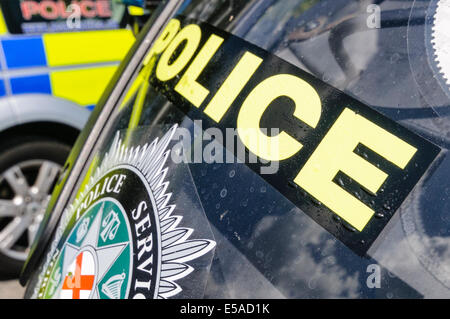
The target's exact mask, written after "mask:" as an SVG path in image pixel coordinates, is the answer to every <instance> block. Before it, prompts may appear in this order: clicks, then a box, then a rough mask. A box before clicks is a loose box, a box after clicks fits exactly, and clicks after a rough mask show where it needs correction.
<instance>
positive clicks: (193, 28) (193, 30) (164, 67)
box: [156, 24, 202, 82]
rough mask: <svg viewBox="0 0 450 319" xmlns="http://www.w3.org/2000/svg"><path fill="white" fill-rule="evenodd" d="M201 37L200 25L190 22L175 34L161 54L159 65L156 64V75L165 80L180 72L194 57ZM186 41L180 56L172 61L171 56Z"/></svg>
mask: <svg viewBox="0 0 450 319" xmlns="http://www.w3.org/2000/svg"><path fill="white" fill-rule="evenodd" d="M201 37H202V31H201V30H200V27H199V26H198V25H195V24H190V25H188V26H186V27H184V28H183V29H181V31H180V32H179V33H178V34H177V35H176V36H175V38H174V39H173V40H172V42H170V44H169V45H168V47H167V48H166V50H165V51H164V52H163V54H162V55H161V57H160V59H159V62H158V65H157V66H156V77H157V78H158V79H159V80H160V81H162V82H165V81H168V80H170V79H173V78H174V77H175V76H176V75H177V74H178V73H180V72H181V70H183V69H184V68H185V66H186V65H187V64H188V62H189V61H190V60H191V58H192V57H193V55H194V53H195V51H196V50H197V48H198V46H199V44H200V39H201ZM184 42H186V43H185V45H184V47H183V49H182V50H181V52H180V53H179V55H178V57H177V58H176V59H175V61H172V62H171V58H172V56H173V55H174V53H175V51H176V50H177V49H178V48H179V47H180V46H181V45H182V44H183V43H184ZM170 62H171V63H170Z"/></svg>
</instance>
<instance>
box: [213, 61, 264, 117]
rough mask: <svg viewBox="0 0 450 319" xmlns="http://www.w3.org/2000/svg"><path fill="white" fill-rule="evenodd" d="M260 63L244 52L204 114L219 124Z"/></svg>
mask: <svg viewBox="0 0 450 319" xmlns="http://www.w3.org/2000/svg"><path fill="white" fill-rule="evenodd" d="M262 61H263V60H262V59H261V58H260V57H258V56H256V55H254V54H253V53H250V52H245V53H244V55H243V56H242V57H241V59H240V60H239V62H238V63H237V64H236V66H235V67H234V68H233V70H232V71H231V73H230V75H228V77H227V78H226V79H225V81H224V82H223V83H222V85H221V86H220V88H219V90H218V91H217V92H216V94H215V95H214V97H213V98H212V99H211V101H210V102H209V104H208V105H207V106H206V108H205V110H204V112H205V114H207V115H208V116H209V117H211V118H212V119H213V120H214V121H216V122H217V123H218V122H220V120H221V119H222V117H223V116H224V115H225V113H226V112H227V111H228V109H229V108H230V106H231V104H232V103H233V101H234V100H235V99H236V97H237V96H238V95H239V93H241V91H242V89H243V88H244V86H245V85H246V84H247V83H248V81H249V80H250V78H251V77H252V75H253V74H254V73H255V72H256V70H257V69H258V67H259V65H260V64H261V62H262Z"/></svg>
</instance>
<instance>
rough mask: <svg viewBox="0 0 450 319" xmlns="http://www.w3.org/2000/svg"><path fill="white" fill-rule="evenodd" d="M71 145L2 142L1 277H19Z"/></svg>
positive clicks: (31, 140)
mask: <svg viewBox="0 0 450 319" xmlns="http://www.w3.org/2000/svg"><path fill="white" fill-rule="evenodd" d="M69 152H70V146H69V145H66V144H64V143H62V142H59V141H55V140H50V139H47V138H36V137H34V138H32V137H28V138H27V137H22V138H15V139H14V140H11V141H8V142H7V143H3V144H2V145H0V277H3V278H15V277H18V276H19V274H20V271H21V268H22V266H23V264H24V262H25V259H26V258H27V256H28V252H29V247H30V246H31V244H32V242H33V240H34V237H35V236H36V233H37V230H38V227H39V223H40V221H41V220H42V217H43V214H44V212H45V207H46V206H47V203H48V200H49V198H50V193H51V191H52V189H53V187H54V184H55V183H56V180H57V177H58V173H59V171H60V169H61V167H62V166H63V165H64V162H65V160H66V158H67V156H68V154H69Z"/></svg>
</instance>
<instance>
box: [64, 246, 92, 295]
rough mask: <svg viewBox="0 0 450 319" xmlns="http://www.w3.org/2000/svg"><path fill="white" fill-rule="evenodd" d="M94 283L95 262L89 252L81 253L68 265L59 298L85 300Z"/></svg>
mask: <svg viewBox="0 0 450 319" xmlns="http://www.w3.org/2000/svg"><path fill="white" fill-rule="evenodd" d="M94 283H95V260H94V256H93V254H92V253H91V252H89V251H86V250H85V251H82V252H81V253H79V254H78V256H77V258H76V259H75V260H74V261H73V262H72V263H71V264H70V266H69V268H68V270H67V275H66V277H65V278H64V282H63V286H62V289H61V298H64V299H86V298H89V296H90V295H91V291H92V289H93V288H94Z"/></svg>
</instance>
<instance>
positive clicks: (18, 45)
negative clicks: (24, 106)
mask: <svg viewBox="0 0 450 319" xmlns="http://www.w3.org/2000/svg"><path fill="white" fill-rule="evenodd" d="M2 26H3V27H2ZM0 36H4V37H3V38H1V40H0V42H1V47H2V51H1V52H0V54H2V55H3V57H2V59H3V61H2V63H1V66H0V72H1V73H3V74H1V73H0V74H1V78H0V96H6V95H15V94H25V93H41V94H50V95H53V96H55V97H59V98H64V99H67V100H70V101H73V102H75V103H77V104H79V105H82V106H86V107H88V108H92V107H93V106H94V105H95V104H96V103H97V101H98V100H99V98H100V96H101V94H102V92H103V91H104V89H105V87H106V85H107V84H108V81H109V80H110V79H111V77H112V75H113V73H114V72H115V70H116V69H117V66H118V64H119V62H120V61H121V60H122V59H123V57H124V56H125V54H126V53H127V52H128V50H129V48H130V47H131V45H132V44H133V42H134V36H133V34H132V32H131V31H130V30H125V29H118V30H101V31H80V32H65V33H48V34H43V35H33V36H28V35H20V36H12V35H8V34H7V30H6V27H5V26H4V20H3V17H0ZM7 88H9V92H8V89H7Z"/></svg>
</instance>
